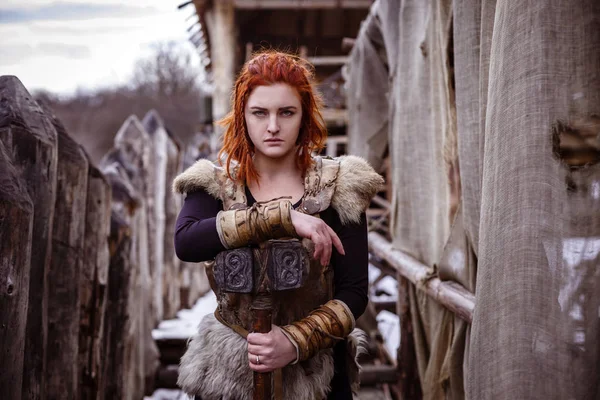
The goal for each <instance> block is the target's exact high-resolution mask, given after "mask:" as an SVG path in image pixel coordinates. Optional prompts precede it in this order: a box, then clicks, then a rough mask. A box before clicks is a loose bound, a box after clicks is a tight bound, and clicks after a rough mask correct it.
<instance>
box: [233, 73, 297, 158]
mask: <svg viewBox="0 0 600 400" xmlns="http://www.w3.org/2000/svg"><path fill="white" fill-rule="evenodd" d="M244 117H245V118H246V127H247V128H248V135H249V136H250V140H252V143H253V144H254V149H255V156H259V157H261V156H264V157H268V158H274V159H280V158H283V157H287V156H293V155H294V154H295V150H296V140H297V139H298V135H299V133H300V125H301V122H302V104H301V102H300V96H299V95H298V91H297V90H296V89H294V88H293V87H291V86H289V85H288V84H285V83H275V84H273V85H268V86H257V87H256V88H254V90H253V91H252V93H250V96H249V97H248V101H247V103H246V109H245V110H244Z"/></svg>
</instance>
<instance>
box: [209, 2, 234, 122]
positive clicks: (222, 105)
mask: <svg viewBox="0 0 600 400" xmlns="http://www.w3.org/2000/svg"><path fill="white" fill-rule="evenodd" d="M206 25H207V28H208V31H209V37H210V41H211V43H210V49H211V62H212V71H213V81H214V92H213V121H218V120H220V119H221V118H223V117H224V116H225V115H226V114H227V112H228V111H229V108H230V104H229V102H230V95H231V90H232V89H233V81H234V77H235V49H236V40H235V8H234V4H233V0H220V1H215V2H213V7H212V9H210V10H207V11H206ZM220 129H222V128H221V127H220V126H218V125H216V126H215V132H216V133H219V132H221V130H220Z"/></svg>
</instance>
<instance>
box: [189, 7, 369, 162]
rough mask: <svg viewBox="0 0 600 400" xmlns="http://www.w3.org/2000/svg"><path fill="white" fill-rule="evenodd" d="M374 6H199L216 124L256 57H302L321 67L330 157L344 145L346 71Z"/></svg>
mask: <svg viewBox="0 0 600 400" xmlns="http://www.w3.org/2000/svg"><path fill="white" fill-rule="evenodd" d="M372 2H373V1H372V0H219V1H214V0H194V1H188V2H185V3H183V4H181V5H180V6H179V7H180V8H182V9H183V8H185V9H186V10H187V9H188V8H192V6H193V8H194V13H195V14H193V15H196V16H197V20H196V22H194V23H193V24H192V25H191V26H190V27H189V29H188V30H189V31H190V32H191V36H190V40H191V41H192V42H193V43H194V45H195V46H196V47H197V48H198V51H199V52H200V54H201V56H202V58H203V60H204V63H205V67H206V69H207V72H208V76H209V77H210V78H209V79H210V80H211V83H212V85H213V88H214V90H213V99H212V109H213V110H212V115H213V120H215V121H216V120H218V119H220V118H222V117H223V116H225V114H226V113H227V112H228V110H229V107H230V95H231V89H232V87H233V83H234V81H235V76H236V74H237V72H238V71H239V69H240V68H241V66H242V65H243V63H244V62H245V61H246V60H247V59H248V57H249V56H250V55H251V54H252V52H253V51H257V50H260V49H261V48H273V49H279V50H285V51H290V52H294V53H297V54H299V55H301V56H302V57H305V58H307V59H308V60H309V61H310V62H311V63H312V64H313V65H314V66H315V74H316V78H317V81H318V82H319V86H320V92H321V93H322V94H323V97H324V100H325V105H326V108H325V110H324V113H323V116H324V118H325V121H326V123H327V125H328V128H329V133H330V136H331V139H330V141H329V143H328V144H329V145H328V148H329V149H328V154H337V153H338V152H339V150H338V147H337V146H338V144H344V142H345V140H344V139H345V138H344V136H343V135H345V128H346V125H347V113H346V109H345V96H344V93H343V78H342V73H341V69H342V66H343V65H344V63H346V61H347V53H348V51H349V48H345V49H344V48H343V47H342V42H343V41H344V38H353V37H355V36H356V35H357V33H358V31H359V28H360V24H361V21H362V20H364V19H365V17H366V16H367V15H368V12H369V7H370V6H371V4H372Z"/></svg>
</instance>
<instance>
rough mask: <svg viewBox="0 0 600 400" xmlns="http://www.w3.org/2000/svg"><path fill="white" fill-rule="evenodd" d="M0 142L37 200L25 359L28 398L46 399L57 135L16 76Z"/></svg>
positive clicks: (3, 81) (2, 93)
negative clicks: (48, 280)
mask: <svg viewBox="0 0 600 400" xmlns="http://www.w3.org/2000/svg"><path fill="white" fill-rule="evenodd" d="M0 97H1V98H2V99H3V101H2V102H0V115H2V118H0V121H1V122H0V141H2V142H3V143H4V144H5V149H6V152H7V153H8V154H9V156H10V157H11V158H12V161H13V165H14V166H15V167H16V168H17V170H19V171H20V172H21V174H22V175H21V176H22V179H23V182H25V183H26V184H27V191H28V193H29V197H30V198H31V201H32V202H33V207H34V216H33V218H34V219H33V232H32V236H31V248H32V249H35V251H32V253H31V268H30V274H29V299H28V302H27V304H28V308H27V328H26V334H25V350H24V354H25V356H24V359H23V392H22V396H23V398H26V399H36V400H37V399H44V398H45V394H44V392H43V387H44V370H45V367H46V342H47V333H48V329H47V304H48V302H47V300H46V299H47V294H48V292H47V290H48V282H47V275H48V269H49V266H50V249H51V247H50V246H51V242H50V240H51V237H52V219H53V216H54V207H53V206H52V205H53V204H54V203H55V198H56V165H57V134H56V130H55V129H54V126H53V125H52V121H51V120H50V119H49V118H48V116H47V115H46V114H45V113H44V112H43V111H42V109H41V108H40V107H39V105H38V104H37V103H36V102H35V101H34V100H33V98H32V96H31V95H30V94H29V93H28V92H27V89H25V87H24V86H23V84H21V82H20V81H19V80H18V79H17V78H16V77H14V76H2V77H0Z"/></svg>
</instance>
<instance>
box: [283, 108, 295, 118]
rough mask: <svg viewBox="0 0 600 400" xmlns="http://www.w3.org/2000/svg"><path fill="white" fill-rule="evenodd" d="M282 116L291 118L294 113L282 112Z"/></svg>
mask: <svg viewBox="0 0 600 400" xmlns="http://www.w3.org/2000/svg"><path fill="white" fill-rule="evenodd" d="M281 115H283V116H284V117H291V116H292V115H294V112H293V111H291V110H283V111H282V112H281Z"/></svg>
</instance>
